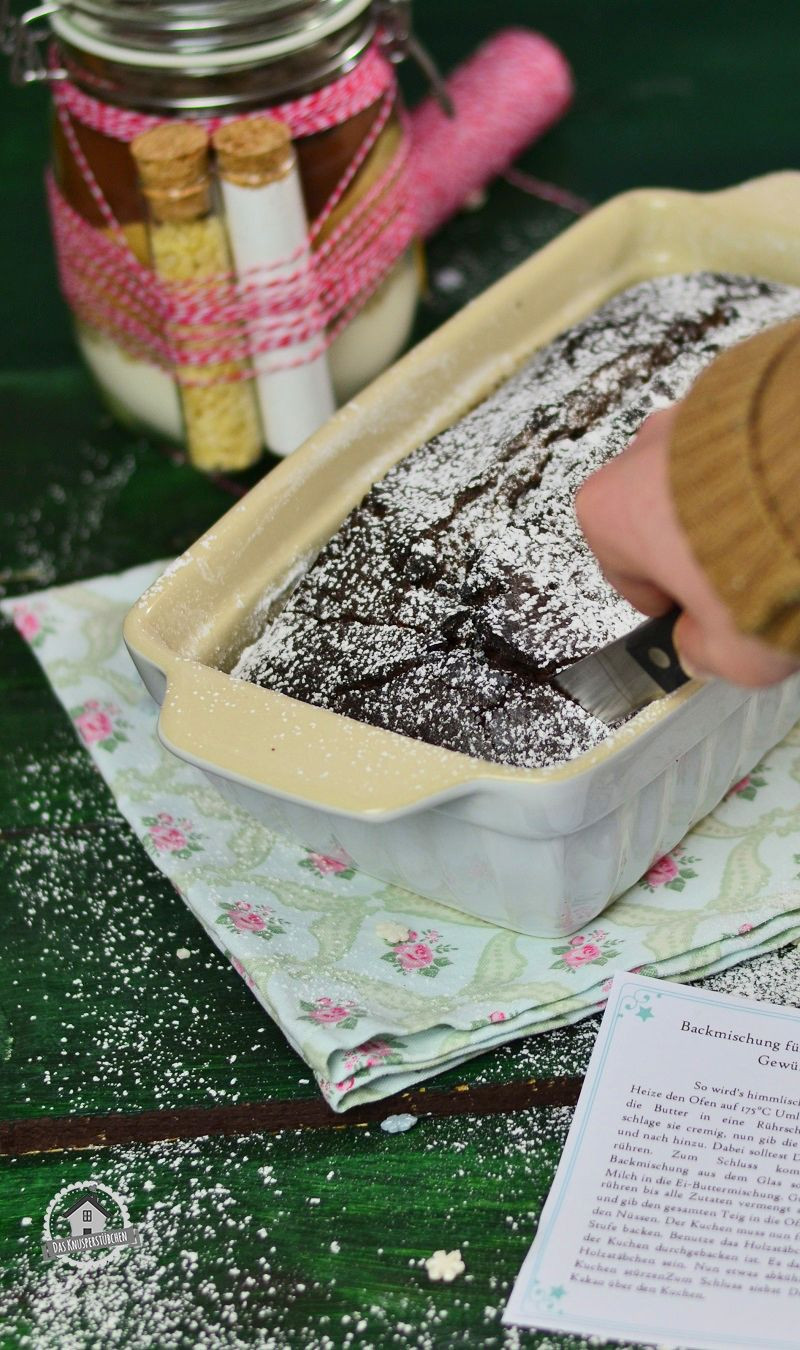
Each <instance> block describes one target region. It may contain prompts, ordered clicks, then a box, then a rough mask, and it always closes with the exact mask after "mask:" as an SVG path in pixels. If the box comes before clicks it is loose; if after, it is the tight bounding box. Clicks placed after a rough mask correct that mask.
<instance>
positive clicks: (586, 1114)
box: [519, 980, 800, 1350]
mask: <svg viewBox="0 0 800 1350" xmlns="http://www.w3.org/2000/svg"><path fill="white" fill-rule="evenodd" d="M659 984H660V982H659V981H658V980H653V981H648V982H647V986H646V987H647V988H650V987H652V988H653V991H654V993H656V994H658V996H659V997H660V998H671V999H677V1000H679V1001H681V1002H686V1003H691V1004H694V1005H698V1004H699V1005H703V1004H706V1005H709V1006H710V1007H713V1008H716V1009H718V1010H719V1009H722V1008H730V1009H734V1010H736V1011H737V1012H747V1013H749V1014H750V1015H751V1016H761V1017H769V1018H772V1019H774V1020H777V1021H789V1022H793V1023H794V1024H795V1026H796V1025H797V1023H798V1021H800V1013H798V1009H797V1008H787V1009H785V1010H784V1009H782V1008H771V1007H767V1006H765V1005H764V1004H760V1003H752V1004H751V1003H745V1000H744V999H741V998H737V997H734V998H730V999H726V998H725V996H724V995H720V994H712V995H711V996H710V997H709V996H706V995H703V994H701V993H700V992H699V991H698V992H697V993H695V992H694V991H693V990H692V991H691V992H690V991H688V990H687V989H685V988H682V989H680V990H675V989H674V986H673V987H671V986H670V985H669V984H666V983H665V984H664V985H663V986H661V987H660V988H659V987H658V986H659ZM642 987H643V982H642V981H641V980H633V981H626V982H625V983H624V984H620V985H619V987H618V989H616V990H615V991H614V994H615V996H616V997H615V999H614V1003H613V1006H612V1004H611V1002H610V1001H609V1003H608V1005H607V1008H606V1017H607V1018H610V1019H611V1021H612V1023H613V1025H612V1026H611V1027H609V1030H608V1034H607V1036H606V1039H605V1044H604V1045H603V1048H602V1051H601V1053H600V1057H599V1059H598V1062H597V1067H596V1068H595V1067H594V1066H593V1065H592V1064H591V1063H590V1065H589V1069H588V1071H587V1072H591V1073H593V1081H592V1087H591V1089H590V1092H589V1096H588V1097H586V1098H585V1099H582V1100H581V1104H580V1110H581V1120H580V1124H579V1126H578V1131H577V1137H576V1139H575V1142H574V1144H572V1145H571V1154H570V1159H569V1162H568V1163H567V1166H566V1167H565V1168H564V1170H563V1172H561V1169H559V1173H560V1175H559V1174H558V1173H557V1175H556V1186H557V1189H556V1190H555V1193H553V1192H551V1195H550V1196H548V1204H547V1208H548V1209H549V1210H551V1213H550V1214H549V1215H548V1218H547V1223H546V1225H545V1227H544V1228H543V1229H542V1228H541V1227H540V1228H539V1229H538V1231H537V1233H536V1237H535V1238H534V1242H535V1243H536V1244H537V1246H540V1252H539V1254H537V1255H536V1256H535V1257H534V1259H533V1262H532V1263H531V1266H530V1269H529V1270H528V1273H527V1279H526V1287H525V1292H524V1293H523V1295H522V1298H521V1299H520V1305H519V1306H520V1311H523V1310H524V1309H525V1308H526V1306H527V1304H528V1302H529V1299H530V1287H531V1284H532V1283H533V1281H534V1280H536V1279H538V1277H539V1273H540V1270H541V1265H542V1262H543V1260H544V1257H545V1251H546V1247H547V1244H548V1241H549V1238H550V1234H551V1232H552V1229H553V1226H554V1224H555V1223H556V1220H557V1219H558V1216H559V1213H560V1210H561V1205H562V1202H563V1196H564V1192H565V1190H566V1189H567V1186H568V1185H569V1182H570V1180H571V1176H572V1171H573V1168H574V1166H575V1164H576V1162H577V1159H578V1154H579V1152H580V1149H581V1147H582V1144H583V1138H584V1135H585V1133H586V1130H587V1127H588V1125H589V1119H590V1114H591V1107H592V1105H593V1102H594V1099H595V1097H596V1095H597V1092H598V1090H599V1087H600V1082H601V1078H602V1071H603V1067H604V1065H605V1062H606V1059H607V1058H608V1055H609V1053H610V1051H611V1044H612V1041H613V1038H614V1032H615V1031H616V1029H617V1026H618V1025H619V1021H620V1014H619V1005H620V1003H621V1001H622V999H623V997H625V996H626V994H628V993H630V991H632V990H634V989H641V988H642ZM799 1095H800V1094H799ZM568 1142H569V1141H568ZM551 1199H552V1201H553V1203H552V1205H551V1204H550V1201H551ZM562 1317H563V1321H561V1318H562ZM583 1320H584V1319H583V1318H578V1319H571V1318H570V1317H569V1314H568V1313H567V1311H566V1310H564V1313H563V1314H560V1313H553V1312H551V1313H548V1314H545V1318H544V1323H539V1324H538V1325H539V1326H540V1327H542V1329H546V1328H547V1326H548V1325H549V1327H550V1328H551V1329H555V1330H561V1329H563V1330H564V1331H571V1330H572V1331H576V1332H577V1331H578V1326H577V1322H578V1321H583ZM586 1329H588V1330H589V1331H590V1332H591V1331H609V1333H610V1334H612V1335H619V1334H622V1333H624V1334H625V1335H629V1336H631V1335H632V1336H637V1337H638V1338H639V1339H640V1340H644V1341H653V1340H654V1339H655V1340H657V1341H660V1340H662V1339H663V1338H664V1337H667V1338H668V1339H670V1340H675V1341H678V1342H680V1343H681V1344H683V1343H687V1344H688V1343H690V1342H691V1340H692V1338H693V1336H695V1337H697V1336H698V1333H697V1330H696V1328H695V1329H694V1331H693V1330H692V1329H691V1328H690V1329H688V1330H679V1331H675V1330H671V1329H670V1330H667V1328H666V1327H664V1326H663V1325H661V1326H660V1327H659V1328H658V1329H657V1330H656V1329H655V1328H653V1327H652V1326H650V1327H646V1326H644V1325H642V1324H641V1323H634V1322H621V1321H610V1320H608V1319H607V1318H593V1319H592V1321H591V1324H589V1322H588V1319H587V1321H586ZM579 1334H583V1333H579ZM698 1339H700V1340H703V1341H707V1342H708V1343H710V1344H715V1345H720V1346H722V1347H723V1350H731V1339H730V1335H729V1334H727V1333H726V1335H724V1336H716V1335H714V1333H713V1332H710V1333H708V1334H705V1333H700V1334H699V1337H698ZM739 1344H740V1345H742V1344H743V1342H740V1343H739ZM750 1344H751V1345H752V1347H753V1350H798V1346H800V1340H798V1339H797V1338H795V1339H794V1340H792V1341H784V1340H775V1339H774V1338H773V1339H770V1338H769V1337H768V1336H765V1334H764V1333H763V1332H759V1338H758V1340H757V1341H752V1342H750Z"/></svg>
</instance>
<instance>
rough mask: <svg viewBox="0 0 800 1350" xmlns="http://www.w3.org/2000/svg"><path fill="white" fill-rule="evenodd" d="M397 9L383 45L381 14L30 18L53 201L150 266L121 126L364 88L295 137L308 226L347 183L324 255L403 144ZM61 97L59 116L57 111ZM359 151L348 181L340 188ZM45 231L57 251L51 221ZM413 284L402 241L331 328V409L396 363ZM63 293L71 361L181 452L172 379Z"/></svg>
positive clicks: (25, 24)
mask: <svg viewBox="0 0 800 1350" xmlns="http://www.w3.org/2000/svg"><path fill="white" fill-rule="evenodd" d="M392 8H393V6H392V0H388V3H387V0H382V7H381V16H380V17H381V20H382V26H381V29H380V30H378V21H377V16H376V6H375V3H374V0H54V2H53V3H52V4H45V5H42V6H40V7H38V8H37V9H36V10H31V11H29V12H28V14H26V15H24V16H23V18H22V20H21V21H20V23H19V26H18V31H17V50H16V60H15V66H16V79H17V81H18V82H20V83H26V82H29V81H31V80H37V79H47V80H50V81H51V82H52V84H53V91H54V96H55V99H56V105H57V114H58V115H56V116H54V118H53V179H54V190H55V193H56V195H57V199H58V201H59V202H65V203H66V204H67V206H68V208H70V209H71V211H72V212H73V213H76V215H77V217H80V219H81V220H82V221H83V222H86V223H87V224H88V225H89V226H92V227H93V228H94V229H96V230H98V231H101V232H102V233H103V234H104V235H105V236H106V238H110V237H112V236H113V227H112V228H111V229H110V228H109V216H108V210H110V212H111V213H112V220H113V221H114V222H116V223H118V225H119V226H120V227H121V229H122V231H123V232H124V236H125V241H126V243H127V245H128V247H129V249H130V250H131V252H132V253H133V254H134V255H135V257H136V258H137V259H138V260H139V262H140V263H143V264H145V265H149V251H148V243H147V230H146V209H145V203H144V201H143V198H142V194H141V191H140V190H139V187H138V185H137V176H136V169H135V164H134V160H133V156H132V154H131V150H130V140H131V139H132V137H131V135H129V134H127V132H126V130H125V128H126V123H125V114H126V112H127V113H130V114H133V115H134V118H135V117H136V116H137V115H139V116H141V117H144V118H146V119H148V120H150V121H154V120H155V119H160V118H165V119H174V118H177V119H181V120H189V119H197V118H199V119H202V120H203V121H204V122H205V123H206V124H208V123H213V122H214V121H215V120H216V119H222V118H225V119H227V118H231V117H238V116H247V115H248V114H253V113H259V112H262V111H263V112H267V113H269V111H270V110H272V109H281V110H282V111H283V110H285V109H286V107H287V106H296V107H299V106H304V105H300V104H297V102H296V101H297V100H305V101H308V96H311V98H312V99H313V97H314V96H315V95H319V94H320V93H322V94H324V93H325V91H326V90H328V91H330V90H331V89H332V88H334V87H335V88H337V89H340V88H341V89H344V87H345V80H346V79H347V88H348V89H350V88H351V86H352V87H353V89H355V85H356V83H358V86H359V90H358V92H357V93H355V95H354V97H352V98H351V99H350V102H349V104H348V105H347V109H348V110H347V115H344V114H343V112H342V111H341V110H340V111H339V112H338V113H337V112H334V113H333V114H331V117H330V124H329V125H322V126H321V127H319V129H317V126H316V125H314V126H313V127H312V128H311V129H309V130H305V129H304V130H303V131H302V132H301V133H300V134H298V133H297V132H296V131H295V133H294V136H295V139H294V148H295V152H296V155H297V161H298V168H299V173H300V180H301V186H302V191H303V196H304V199H305V205H306V211H307V215H308V219H309V221H310V222H311V221H315V220H316V219H317V218H318V217H319V216H320V213H321V212H322V211H323V208H325V207H326V204H330V202H331V198H332V194H334V193H335V192H336V190H337V185H339V187H340V188H341V185H342V182H343V180H344V182H345V184H346V186H345V190H344V191H343V193H342V194H341V196H340V197H338V199H336V198H334V204H333V209H330V206H328V214H327V215H326V218H325V220H324V223H323V225H322V227H321V229H319V230H318V232H317V233H316V234H315V236H314V239H313V248H314V249H321V248H323V247H324V245H325V244H326V241H329V240H330V239H331V237H332V236H333V235H335V234H336V233H337V231H338V233H339V234H341V232H342V230H346V229H347V228H348V227H347V218H348V216H349V215H350V214H351V213H353V212H354V211H356V215H358V214H359V212H358V211H357V210H356V209H357V208H358V206H359V203H363V205H362V207H361V213H360V214H363V211H364V209H365V207H366V206H367V205H368V204H369V200H370V188H371V187H374V186H375V184H376V183H377V182H378V180H379V179H381V175H384V174H385V173H386V170H387V166H388V165H389V164H390V162H391V161H392V157H393V156H394V155H396V154H397V153H398V150H399V148H400V147H402V144H403V138H404V135H405V132H404V128H403V121H402V110H401V108H400V106H399V103H398V95H397V91H396V83H395V81H394V79H393V76H392V75H391V74H390V73H388V72H389V67H388V65H387V61H390V60H395V59H397V57H398V54H399V50H398V47H399V44H398V39H397V33H399V34H400V35H401V38H402V36H404V35H405V34H406V33H407V6H405V5H402V4H398V6H397V9H398V23H397V25H396V27H395V30H394V32H395V37H394V40H393V39H392V38H391V37H390V36H389V35H388V32H390V31H391V25H389V28H388V31H387V26H386V16H387V15H391V12H392ZM43 18H46V19H47V20H48V22H49V32H50V34H51V35H52V38H53V39H54V40H53V42H52V47H51V51H50V59H49V60H48V61H47V62H45V60H43V58H42V55H41V54H40V53H39V50H38V47H37V42H38V39H39V38H40V37H41V36H42V33H41V30H38V31H37V29H36V28H35V25H36V24H37V23H39V22H40V21H41V20H42V19H43ZM370 63H371V64H370ZM368 69H369V71H370V72H372V78H367V70H368ZM381 71H382V72H383V73H382V74H381ZM376 72H377V78H376ZM362 74H363V75H364V79H361V80H360V79H359V77H360V75H362ZM381 86H382V87H381ZM67 90H68V91H70V94H71V102H69V103H68V104H67V105H66V106H67V109H68V111H67V114H66V116H65V115H64V104H63V102H62V101H61V99H62V97H63V95H64V92H65V91H67ZM76 91H77V103H76V97H75V96H76ZM373 94H374V96H373ZM387 99H388V104H387ZM365 100H366V101H365ZM87 110H88V111H87ZM131 120H133V119H131ZM321 120H322V121H323V122H324V120H325V119H324V117H323V118H322V119H321ZM290 125H291V122H290ZM120 127H121V128H122V133H121V134H120ZM376 133H377V134H376ZM364 150H368V153H366V154H365V155H363V152H364ZM360 151H361V152H362V155H363V158H362V159H361V161H360V162H359V167H358V169H357V172H356V173H355V174H354V176H352V177H348V175H347V170H348V167H349V166H352V164H353V161H354V159H355V160H357V161H358V157H359V152H360ZM98 189H99V196H98ZM365 198H367V202H365V201H364V199H365ZM372 199H373V201H374V199H375V193H373V194H372ZM354 218H355V217H354ZM54 230H55V234H56V241H57V243H58V239H59V228H58V225H57V223H56V222H55V219H54ZM420 275H421V268H420V258H419V254H418V245H417V244H416V242H415V241H413V240H412V239H411V238H409V239H407V240H406V241H405V243H404V244H403V246H402V248H401V249H400V251H399V253H398V255H397V256H395V257H391V255H390V256H389V258H388V262H387V263H386V266H385V267H384V270H383V273H382V275H381V276H380V277H379V278H377V281H378V284H377V285H372V286H370V289H369V295H368V297H367V298H366V301H365V302H363V303H359V304H357V305H356V306H354V316H353V317H352V319H351V320H350V321H349V322H346V323H337V325H336V336H335V337H334V338H333V340H332V342H331V344H330V347H329V350H328V359H329V363H330V371H331V376H332V380H333V385H334V390H335V394H336V397H337V400H338V401H339V402H343V401H345V400H346V399H347V398H349V397H351V396H352V395H353V394H354V393H356V392H357V390H358V389H360V388H361V387H362V386H363V385H364V384H366V383H368V382H369V380H371V379H372V378H374V376H375V375H377V374H378V373H379V372H380V371H381V370H382V369H384V368H385V367H386V366H387V365H388V364H390V362H391V361H393V360H394V358H395V357H396V356H397V355H398V354H399V352H400V351H401V350H402V348H403V346H404V344H405V343H406V341H407V339H408V336H409V332H410V329H411V325H412V322H413V317H414V312H415V308H416V302H417V298H418V292H419V283H420ZM63 280H64V268H63V266H62V283H63ZM64 289H65V293H66V295H67V299H68V301H69V302H70V303H71V304H72V307H73V310H75V311H76V319H77V323H76V329H77V339H78V343H79V346H80V348H81V351H82V353H83V356H84V358H85V359H86V361H87V363H88V365H89V367H90V369H91V371H92V372H93V374H94V376H95V378H96V380H97V382H98V384H99V386H100V389H101V391H102V393H103V394H104V395H105V397H106V400H107V401H108V403H109V404H110V405H111V407H112V410H113V411H114V412H115V413H116V414H117V415H118V416H120V417H121V418H123V419H124V420H127V421H129V422H131V421H133V422H135V423H137V424H139V425H143V426H145V427H146V428H148V429H150V430H153V431H155V432H158V433H160V434H164V435H167V436H170V437H172V438H174V439H176V440H180V439H182V422H181V405H180V399H179V397H178V391H177V387H176V384H175V380H174V377H173V375H172V374H171V373H170V371H169V369H168V368H165V367H164V364H163V363H158V362H156V361H154V360H152V359H148V357H147V355H146V354H145V355H144V356H143V355H142V354H141V353H137V351H136V349H135V344H134V346H133V347H131V345H130V344H127V343H125V342H120V341H119V340H118V339H117V338H116V337H115V336H111V335H109V333H108V332H106V331H103V325H102V324H95V323H92V322H91V321H87V316H86V312H85V307H83V309H82V308H81V306H80V305H79V304H76V303H75V302H74V298H73V295H72V294H71V291H70V287H69V285H65V286H64ZM362 299H363V298H362ZM346 317H347V316H344V318H345V319H346Z"/></svg>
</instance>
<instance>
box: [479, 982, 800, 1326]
mask: <svg viewBox="0 0 800 1350" xmlns="http://www.w3.org/2000/svg"><path fill="white" fill-rule="evenodd" d="M503 1320H504V1321H505V1322H506V1323H513V1324H516V1325H523V1326H529V1327H538V1328H540V1329H542V1330H547V1331H563V1332H584V1333H590V1334H591V1333H595V1334H599V1335H602V1336H604V1337H616V1338H619V1339H621V1340H634V1341H649V1342H657V1343H658V1344H659V1346H681V1347H690V1348H691V1350H750V1347H752V1350H779V1348H780V1350H798V1346H800V1013H798V1011H797V1009H795V1008H778V1007H773V1006H772V1005H770V1004H766V1003H754V1002H750V1001H749V1000H748V999H743V998H736V997H734V996H732V995H727V994H714V993H709V992H708V991H707V990H704V989H691V988H689V987H687V986H686V985H679V984H669V983H667V982H665V981H663V980H649V979H646V978H644V977H642V976H635V975H627V974H623V975H617V976H616V977H615V979H614V982H613V984H612V986H611V992H610V994H609V999H608V1005H607V1007H606V1012H605V1016H604V1018H603V1023H602V1026H601V1028H600V1033H599V1036H598V1038H597V1043H596V1045H595V1048H594V1052H593V1054H592V1058H591V1062H590V1064H589V1070H588V1073H587V1076H586V1082H585V1083H584V1086H583V1091H582V1093H581V1097H580V1100H579V1102H578V1106H577V1110H576V1113H575V1118H574V1120H573V1123H572V1127H571V1129H570V1132H569V1136H568V1138H567V1143H566V1147H565V1149H564V1154H563V1157H562V1159H561V1162H560V1164H559V1167H558V1171H557V1172H556V1176H555V1181H554V1182H553V1187H552V1190H551V1192H550V1195H549V1197H548V1200H547V1204H546V1205H545V1207H544V1211H543V1213H542V1217H541V1221H540V1223H539V1228H538V1232H537V1234H536V1238H535V1240H534V1243H533V1246H532V1247H531V1249H530V1251H529V1252H528V1255H527V1257H526V1258H525V1262H524V1265H523V1267H522V1270H521V1271H520V1274H519V1277H518V1279H517V1282H516V1284H515V1285H514V1289H513V1291H512V1294H511V1298H510V1300H509V1303H508V1307H507V1308H506V1311H505V1314H504V1318H503Z"/></svg>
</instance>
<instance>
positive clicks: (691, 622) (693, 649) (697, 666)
mask: <svg viewBox="0 0 800 1350" xmlns="http://www.w3.org/2000/svg"><path fill="white" fill-rule="evenodd" d="M672 641H673V645H674V647H675V652H676V654H677V657H678V660H679V661H680V663H681V666H682V667H683V669H684V670H685V671H686V674H687V675H688V676H689V677H690V678H691V679H694V680H711V679H713V678H714V676H715V675H716V674H719V672H718V671H716V670H714V668H713V666H714V659H713V654H711V653H709V650H708V647H709V643H708V636H707V634H706V631H705V629H704V628H702V627H701V625H700V624H699V623H698V622H697V620H696V619H694V618H692V616H691V615H690V614H681V615H680V616H679V617H678V619H677V622H676V624H675V627H674V629H673V633H672Z"/></svg>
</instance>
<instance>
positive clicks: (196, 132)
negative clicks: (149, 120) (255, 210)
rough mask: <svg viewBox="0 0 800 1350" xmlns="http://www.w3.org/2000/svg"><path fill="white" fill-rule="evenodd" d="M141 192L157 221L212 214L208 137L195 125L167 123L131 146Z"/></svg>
mask: <svg viewBox="0 0 800 1350" xmlns="http://www.w3.org/2000/svg"><path fill="white" fill-rule="evenodd" d="M131 153H132V154H133V158H134V160H135V162H136V168H137V169H138V171H139V180H140V183H141V186H142V191H143V192H144V195H145V197H146V198H147V200H148V202H149V203H150V207H151V210H152V212H153V215H154V216H155V217H156V219H157V220H196V219H197V217H198V216H202V215H205V213H206V212H207V211H208V210H209V206H210V201H211V180H210V178H209V173H208V136H207V134H206V132H205V131H204V130H203V128H202V127H199V126H197V124H196V123H194V122H164V123H162V124H161V125H160V126H157V127H153V129H152V130H151V131H143V132H142V134H141V135H140V136H137V137H136V138H135V140H134V141H132V143H131Z"/></svg>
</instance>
